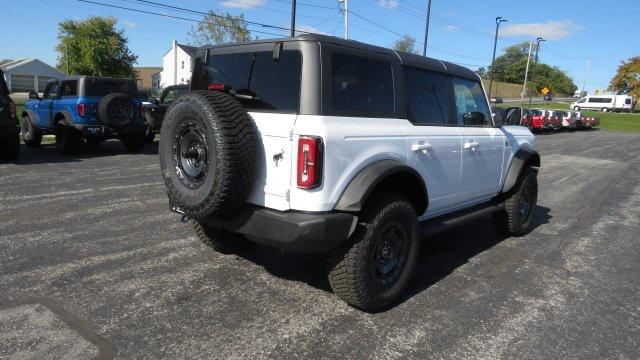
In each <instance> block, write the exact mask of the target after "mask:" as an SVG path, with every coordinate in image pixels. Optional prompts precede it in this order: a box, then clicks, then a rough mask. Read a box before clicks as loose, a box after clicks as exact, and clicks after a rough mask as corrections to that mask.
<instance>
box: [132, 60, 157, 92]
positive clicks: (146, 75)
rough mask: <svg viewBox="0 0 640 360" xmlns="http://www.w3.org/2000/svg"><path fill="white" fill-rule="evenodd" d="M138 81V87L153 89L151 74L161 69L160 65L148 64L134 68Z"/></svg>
mask: <svg viewBox="0 0 640 360" xmlns="http://www.w3.org/2000/svg"><path fill="white" fill-rule="evenodd" d="M135 70H136V73H137V76H136V81H137V82H138V89H144V90H150V89H153V74H155V73H159V72H160V71H162V68H161V67H157V66H148V67H137V68H135Z"/></svg>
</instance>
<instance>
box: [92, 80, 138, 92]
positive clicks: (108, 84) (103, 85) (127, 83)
mask: <svg viewBox="0 0 640 360" xmlns="http://www.w3.org/2000/svg"><path fill="white" fill-rule="evenodd" d="M137 92H138V88H137V86H136V83H135V81H133V80H119V79H92V78H88V79H86V80H85V96H105V95H108V94H112V93H125V94H128V95H130V96H132V97H135V96H136V95H137Z"/></svg>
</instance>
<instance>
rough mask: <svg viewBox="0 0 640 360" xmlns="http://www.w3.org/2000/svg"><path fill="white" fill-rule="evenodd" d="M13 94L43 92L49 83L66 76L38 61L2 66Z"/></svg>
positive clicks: (25, 61)
mask: <svg viewBox="0 0 640 360" xmlns="http://www.w3.org/2000/svg"><path fill="white" fill-rule="evenodd" d="M0 69H2V72H3V73H4V79H5V81H6V82H7V86H8V87H9V91H11V92H29V91H37V92H43V91H44V87H45V85H46V84H47V81H49V80H51V79H57V78H59V77H61V76H64V74H63V73H61V72H60V71H58V69H56V68H54V67H53V66H50V65H48V64H46V63H45V62H43V61H40V60H38V59H20V60H14V61H9V62H4V63H2V65H0Z"/></svg>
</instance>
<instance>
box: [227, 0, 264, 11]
mask: <svg viewBox="0 0 640 360" xmlns="http://www.w3.org/2000/svg"><path fill="white" fill-rule="evenodd" d="M221 4H222V6H224V7H230V8H241V9H248V8H253V7H257V6H261V5H263V4H264V0H225V1H222V2H221Z"/></svg>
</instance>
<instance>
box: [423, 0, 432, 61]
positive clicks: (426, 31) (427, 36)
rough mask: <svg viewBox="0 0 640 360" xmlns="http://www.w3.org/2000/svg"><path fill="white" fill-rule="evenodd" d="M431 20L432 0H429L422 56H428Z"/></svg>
mask: <svg viewBox="0 0 640 360" xmlns="http://www.w3.org/2000/svg"><path fill="white" fill-rule="evenodd" d="M430 19H431V0H427V21H426V23H425V26H424V47H423V48H422V56H427V41H429V20H430Z"/></svg>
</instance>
